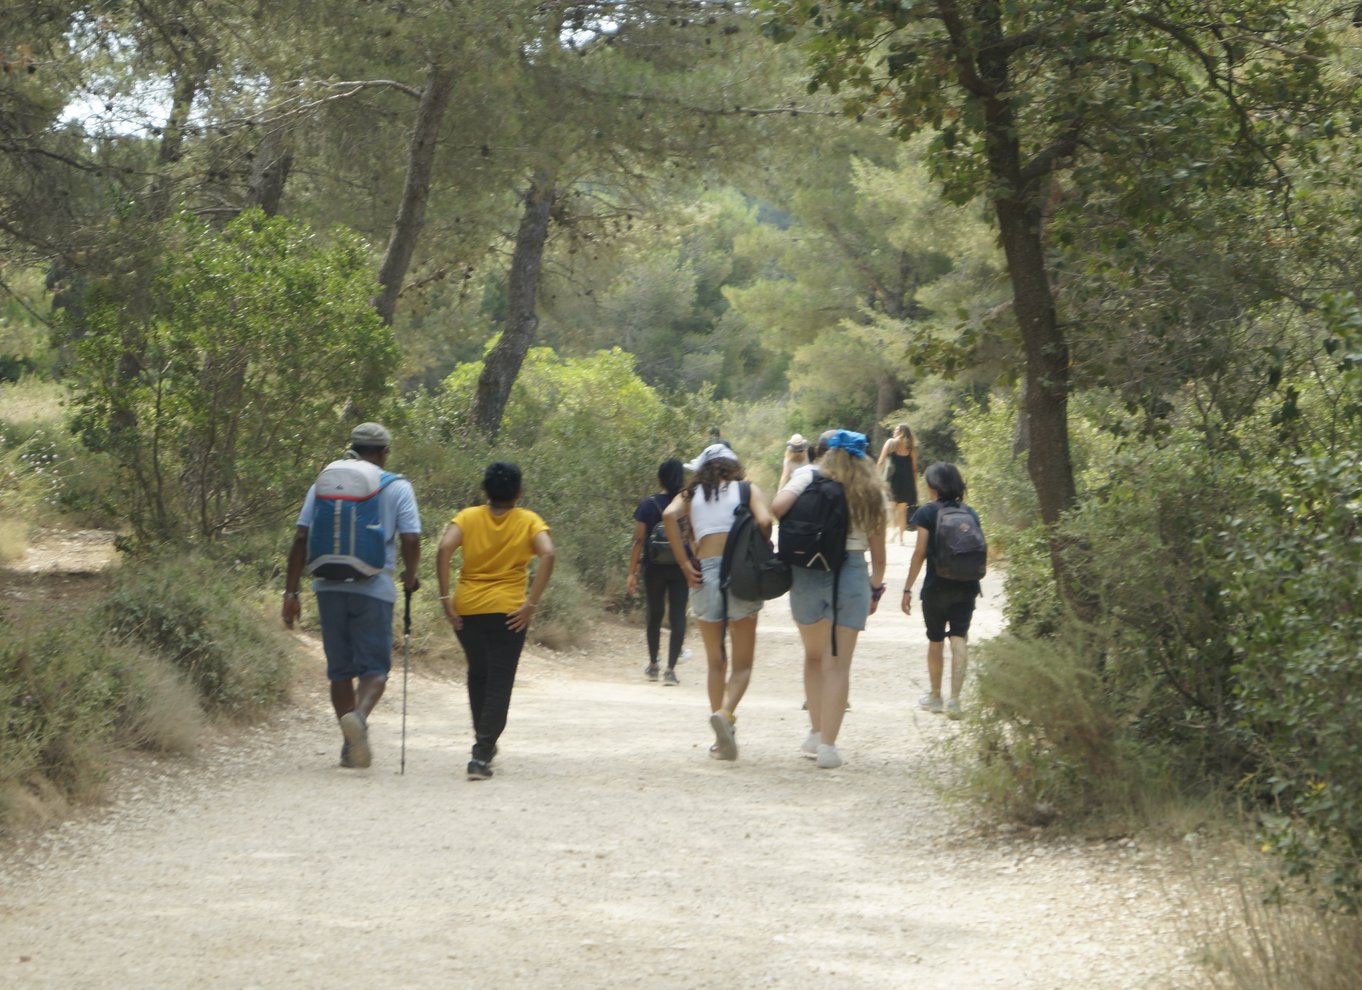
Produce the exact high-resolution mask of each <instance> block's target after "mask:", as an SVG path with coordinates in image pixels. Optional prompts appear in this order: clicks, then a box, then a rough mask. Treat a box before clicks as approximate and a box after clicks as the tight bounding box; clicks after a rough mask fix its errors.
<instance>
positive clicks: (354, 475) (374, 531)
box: [307, 458, 402, 581]
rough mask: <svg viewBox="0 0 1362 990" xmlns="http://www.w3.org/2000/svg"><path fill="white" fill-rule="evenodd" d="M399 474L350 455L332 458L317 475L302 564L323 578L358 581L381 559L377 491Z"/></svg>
mask: <svg viewBox="0 0 1362 990" xmlns="http://www.w3.org/2000/svg"><path fill="white" fill-rule="evenodd" d="M401 477H402V476H401V475H400V474H393V473H392V472H390V471H384V470H382V469H380V468H379V467H378V465H377V464H371V463H369V462H368V461H365V460H359V459H356V458H351V459H347V460H340V461H332V462H331V463H330V464H328V465H327V466H326V467H324V468H322V473H321V474H319V475H317V484H316V495H315V500H314V502H313V505H312V526H311V528H310V529H309V531H308V538H307V570H308V573H310V574H312V576H313V577H319V578H325V579H326V580H328V581H363V580H366V579H368V578H371V577H373V576H374V575H375V574H378V573H380V572H381V571H382V570H383V567H384V565H385V564H386V563H387V543H388V541H387V539H386V538H385V537H384V534H383V519H382V516H381V515H380V513H379V502H380V499H379V497H378V496H379V494H380V493H381V492H382V491H383V489H385V488H387V487H388V486H389V485H390V484H392V483H393V482H394V481H396V480H397V479H399V478H401Z"/></svg>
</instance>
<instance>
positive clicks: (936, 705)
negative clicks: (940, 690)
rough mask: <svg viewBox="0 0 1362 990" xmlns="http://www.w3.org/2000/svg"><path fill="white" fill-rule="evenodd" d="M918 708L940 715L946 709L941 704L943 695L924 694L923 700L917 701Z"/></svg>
mask: <svg viewBox="0 0 1362 990" xmlns="http://www.w3.org/2000/svg"><path fill="white" fill-rule="evenodd" d="M917 706H918V707H919V708H921V709H923V710H925V711H929V712H932V713H934V714H936V715H940V714H941V710H942V708H943V707H944V705H942V703H941V695H939V694H924V695H923V696H922V697H921V698H918V699H917Z"/></svg>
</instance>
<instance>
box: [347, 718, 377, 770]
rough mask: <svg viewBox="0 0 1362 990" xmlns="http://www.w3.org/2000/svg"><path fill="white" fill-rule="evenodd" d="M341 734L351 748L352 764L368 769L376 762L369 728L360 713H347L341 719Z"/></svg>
mask: <svg viewBox="0 0 1362 990" xmlns="http://www.w3.org/2000/svg"><path fill="white" fill-rule="evenodd" d="M340 727H341V733H342V734H343V735H344V736H345V743H346V745H348V746H349V747H350V762H351V763H352V764H353V765H354V766H357V767H361V768H363V767H367V766H368V765H369V764H370V763H372V762H373V760H374V754H373V751H372V750H370V749H369V726H368V725H366V724H365V722H364V716H363V715H361V714H360V713H359V712H346V713H345V714H344V715H342V716H341V717H340Z"/></svg>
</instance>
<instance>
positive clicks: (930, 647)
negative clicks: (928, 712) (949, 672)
mask: <svg viewBox="0 0 1362 990" xmlns="http://www.w3.org/2000/svg"><path fill="white" fill-rule="evenodd" d="M945 667H946V643H945V641H944V640H943V641H941V642H939V643H932V642H929V643H928V644H927V680H928V681H929V682H931V692H932V695H933V696H935V697H937V698H939V697H941V675H942V673H943V672H944V670H945Z"/></svg>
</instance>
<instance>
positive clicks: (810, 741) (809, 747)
mask: <svg viewBox="0 0 1362 990" xmlns="http://www.w3.org/2000/svg"><path fill="white" fill-rule="evenodd" d="M822 741H823V736H822V734H821V733H818V732H810V733H809V738H807V739H805V740H804V741H803V742H802V743H800V744H799V750H800V752H802V753H803V754H804V755H805V756H807V757H808V758H809V759H811V760H812V759H813V758H814V757H816V756H817V755H818V744H819V743H820V742H822Z"/></svg>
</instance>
